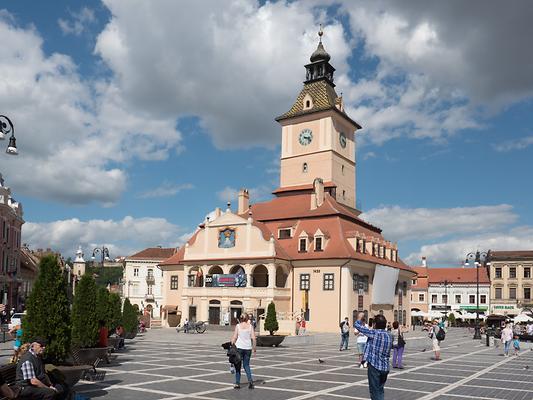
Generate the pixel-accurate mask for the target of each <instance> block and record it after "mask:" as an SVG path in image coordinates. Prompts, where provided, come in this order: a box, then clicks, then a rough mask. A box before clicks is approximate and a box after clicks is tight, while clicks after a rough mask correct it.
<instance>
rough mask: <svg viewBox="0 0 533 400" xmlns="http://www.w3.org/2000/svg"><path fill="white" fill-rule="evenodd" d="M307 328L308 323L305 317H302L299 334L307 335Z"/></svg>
mask: <svg viewBox="0 0 533 400" xmlns="http://www.w3.org/2000/svg"><path fill="white" fill-rule="evenodd" d="M306 329H307V325H306V322H305V318H304V317H302V319H301V320H300V330H299V332H298V335H305V331H306Z"/></svg>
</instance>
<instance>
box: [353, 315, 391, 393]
mask: <svg viewBox="0 0 533 400" xmlns="http://www.w3.org/2000/svg"><path fill="white" fill-rule="evenodd" d="M364 315H365V314H364V313H359V314H358V316H357V321H356V322H355V328H356V329H357V330H358V331H359V332H360V333H362V334H363V335H365V336H367V338H368V340H367V343H366V346H365V353H364V355H363V358H364V359H365V360H366V362H367V363H368V371H367V375H368V390H369V392H370V398H371V399H372V400H384V399H385V383H386V382H387V376H388V375H389V370H390V366H389V358H390V351H391V348H392V336H391V334H390V333H389V332H387V331H386V327H387V319H386V318H385V316H384V315H381V314H378V315H376V317H375V318H374V329H369V328H367V327H366V326H365V325H364V322H363V319H364Z"/></svg>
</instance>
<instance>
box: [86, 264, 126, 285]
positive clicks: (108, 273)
mask: <svg viewBox="0 0 533 400" xmlns="http://www.w3.org/2000/svg"><path fill="white" fill-rule="evenodd" d="M86 271H87V272H89V273H90V274H94V275H96V277H95V279H96V285H97V286H101V287H105V288H106V287H107V284H108V283H110V284H111V285H117V284H119V283H120V280H121V279H122V275H123V273H124V270H123V268H122V267H95V266H91V267H89V268H87V269H86Z"/></svg>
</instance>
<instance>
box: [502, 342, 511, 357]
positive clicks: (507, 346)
mask: <svg viewBox="0 0 533 400" xmlns="http://www.w3.org/2000/svg"><path fill="white" fill-rule="evenodd" d="M511 343H512V341H511V340H509V341H508V342H505V343H504V344H503V352H504V354H505V355H507V354H509V349H510V348H511Z"/></svg>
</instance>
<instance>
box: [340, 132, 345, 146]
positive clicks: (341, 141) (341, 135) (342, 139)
mask: <svg viewBox="0 0 533 400" xmlns="http://www.w3.org/2000/svg"><path fill="white" fill-rule="evenodd" d="M339 142H340V144H341V147H342V148H343V149H344V148H345V147H346V135H345V134H344V132H341V133H340V135H339Z"/></svg>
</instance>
